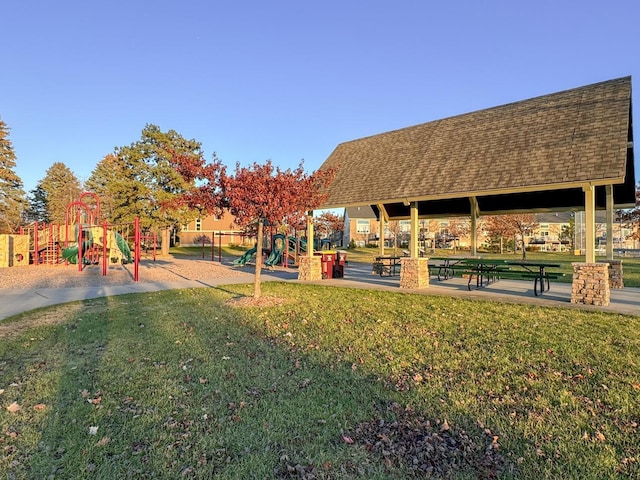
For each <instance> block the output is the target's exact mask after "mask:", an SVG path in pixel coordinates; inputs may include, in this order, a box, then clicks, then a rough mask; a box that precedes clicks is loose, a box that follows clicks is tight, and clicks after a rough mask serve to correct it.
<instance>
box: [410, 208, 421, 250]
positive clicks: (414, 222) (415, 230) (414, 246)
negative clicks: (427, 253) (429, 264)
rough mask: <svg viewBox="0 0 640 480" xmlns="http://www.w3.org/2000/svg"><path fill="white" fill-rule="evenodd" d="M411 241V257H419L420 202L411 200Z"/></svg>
mask: <svg viewBox="0 0 640 480" xmlns="http://www.w3.org/2000/svg"><path fill="white" fill-rule="evenodd" d="M409 208H410V213H411V243H410V244H409V256H410V257H411V258H418V257H419V256H420V254H419V252H420V250H419V247H418V237H419V231H420V225H419V222H418V202H411V206H410V207H409Z"/></svg>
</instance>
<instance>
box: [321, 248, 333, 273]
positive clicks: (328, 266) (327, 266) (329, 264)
mask: <svg viewBox="0 0 640 480" xmlns="http://www.w3.org/2000/svg"><path fill="white" fill-rule="evenodd" d="M321 255H322V259H321V260H320V262H321V264H322V278H333V266H334V265H335V262H336V254H335V252H329V251H327V250H324V251H322V253H321Z"/></svg>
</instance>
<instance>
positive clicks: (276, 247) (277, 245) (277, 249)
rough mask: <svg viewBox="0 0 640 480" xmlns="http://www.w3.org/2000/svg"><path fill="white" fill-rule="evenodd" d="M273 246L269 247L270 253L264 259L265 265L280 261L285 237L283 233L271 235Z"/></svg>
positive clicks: (269, 265)
mask: <svg viewBox="0 0 640 480" xmlns="http://www.w3.org/2000/svg"><path fill="white" fill-rule="evenodd" d="M271 243H272V244H273V248H272V249H271V254H270V255H269V256H268V257H267V259H266V260H265V261H264V264H265V265H266V266H267V267H273V266H274V265H276V264H278V263H280V261H281V260H282V252H283V251H284V245H285V239H284V235H282V234H281V233H278V234H277V235H274V236H273V239H272V242H271Z"/></svg>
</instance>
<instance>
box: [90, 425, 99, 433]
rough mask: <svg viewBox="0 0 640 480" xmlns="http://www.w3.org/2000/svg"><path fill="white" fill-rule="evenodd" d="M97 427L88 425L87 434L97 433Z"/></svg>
mask: <svg viewBox="0 0 640 480" xmlns="http://www.w3.org/2000/svg"><path fill="white" fill-rule="evenodd" d="M97 434H98V427H89V435H97Z"/></svg>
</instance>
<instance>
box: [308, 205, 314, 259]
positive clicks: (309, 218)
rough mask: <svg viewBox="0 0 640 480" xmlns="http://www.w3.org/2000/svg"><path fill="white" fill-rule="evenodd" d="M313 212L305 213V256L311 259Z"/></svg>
mask: <svg viewBox="0 0 640 480" xmlns="http://www.w3.org/2000/svg"><path fill="white" fill-rule="evenodd" d="M313 242H314V238H313V210H309V211H308V212H307V256H308V257H313Z"/></svg>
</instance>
